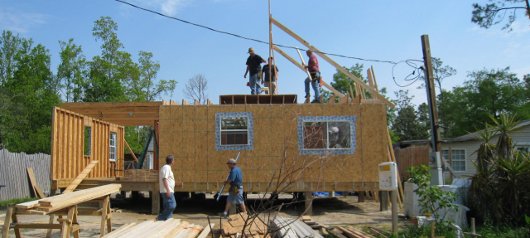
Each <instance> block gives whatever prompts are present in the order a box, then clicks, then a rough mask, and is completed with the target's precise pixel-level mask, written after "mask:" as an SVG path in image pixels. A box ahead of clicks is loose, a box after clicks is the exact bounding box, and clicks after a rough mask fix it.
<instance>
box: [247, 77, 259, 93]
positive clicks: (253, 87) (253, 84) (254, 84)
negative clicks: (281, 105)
mask: <svg viewBox="0 0 530 238" xmlns="http://www.w3.org/2000/svg"><path fill="white" fill-rule="evenodd" d="M248 86H249V87H250V94H252V95H256V94H260V93H261V92H260V91H261V87H260V86H259V73H257V74H251V75H250V76H249V77H248Z"/></svg>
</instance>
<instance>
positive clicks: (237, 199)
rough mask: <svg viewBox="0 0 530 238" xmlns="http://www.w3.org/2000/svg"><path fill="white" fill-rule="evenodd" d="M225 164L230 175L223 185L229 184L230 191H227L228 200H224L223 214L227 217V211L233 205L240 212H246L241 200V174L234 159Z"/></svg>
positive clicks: (243, 202)
mask: <svg viewBox="0 0 530 238" xmlns="http://www.w3.org/2000/svg"><path fill="white" fill-rule="evenodd" d="M226 164H227V166H228V168H229V169H230V174H229V175H228V179H227V180H226V181H225V184H230V189H228V198H227V200H226V207H225V211H224V212H223V216H224V217H228V211H229V210H230V208H231V207H232V206H235V205H239V207H240V209H241V212H243V213H245V212H247V208H246V207H245V201H244V199H243V172H242V171H241V168H239V167H238V166H237V161H236V160H235V159H229V160H228V161H227V162H226Z"/></svg>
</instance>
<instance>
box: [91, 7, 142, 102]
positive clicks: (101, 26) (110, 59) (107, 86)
mask: <svg viewBox="0 0 530 238" xmlns="http://www.w3.org/2000/svg"><path fill="white" fill-rule="evenodd" d="M117 31H118V24H117V23H116V22H114V21H113V20H112V19H111V18H110V17H101V18H100V19H98V20H97V21H96V22H95V23H94V28H93V29H92V35H93V36H94V37H95V38H96V41H101V56H94V57H93V59H92V62H90V79H91V80H90V81H88V83H87V84H86V85H85V99H84V101H89V102H109V101H117V102H121V101H126V100H127V97H126V96H125V87H124V82H125V81H126V80H127V79H130V78H129V77H128V76H130V74H134V73H137V71H136V72H134V71H131V66H132V65H133V64H134V62H133V61H132V59H131V55H130V54H129V53H127V52H124V51H121V50H120V49H121V48H122V47H123V45H122V43H121V42H120V40H119V39H118V34H117Z"/></svg>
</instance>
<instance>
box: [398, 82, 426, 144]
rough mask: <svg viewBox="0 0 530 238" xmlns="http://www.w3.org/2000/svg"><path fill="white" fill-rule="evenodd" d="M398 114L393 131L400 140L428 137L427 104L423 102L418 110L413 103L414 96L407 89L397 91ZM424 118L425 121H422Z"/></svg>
mask: <svg viewBox="0 0 530 238" xmlns="http://www.w3.org/2000/svg"><path fill="white" fill-rule="evenodd" d="M396 97H397V100H395V103H396V106H397V113H396V114H397V115H396V117H395V119H394V121H393V123H392V131H394V133H395V134H396V136H397V137H398V138H399V140H400V141H404V140H418V139H426V138H427V137H428V136H429V135H428V126H430V124H428V122H429V121H428V114H427V115H426V114H425V113H427V112H428V111H427V108H428V107H427V105H426V104H422V105H420V107H419V108H418V110H416V109H415V108H414V105H413V104H412V102H411V100H412V98H413V97H412V96H409V92H408V91H406V90H400V91H398V92H396ZM422 120H423V121H422Z"/></svg>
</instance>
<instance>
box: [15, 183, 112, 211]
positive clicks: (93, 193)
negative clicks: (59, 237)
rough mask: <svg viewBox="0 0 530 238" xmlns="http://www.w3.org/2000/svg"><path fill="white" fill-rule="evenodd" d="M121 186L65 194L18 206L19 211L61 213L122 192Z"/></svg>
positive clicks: (109, 185)
mask: <svg viewBox="0 0 530 238" xmlns="http://www.w3.org/2000/svg"><path fill="white" fill-rule="evenodd" d="M120 188H121V185H120V184H108V185H104V186H99V187H94V188H89V189H84V190H79V191H75V192H70V193H64V194H61V195H57V196H52V197H47V198H42V199H39V200H36V201H31V202H25V203H20V204H17V205H16V207H17V208H19V209H26V210H27V209H36V210H39V211H43V212H48V213H49V212H54V211H59V210H62V209H65V208H68V207H71V206H74V205H78V204H81V203H85V202H89V201H91V200H94V199H97V198H102V197H105V196H108V195H110V194H113V193H118V192H120Z"/></svg>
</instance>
